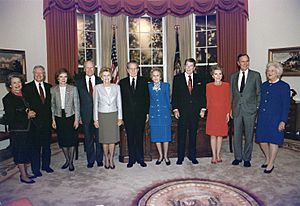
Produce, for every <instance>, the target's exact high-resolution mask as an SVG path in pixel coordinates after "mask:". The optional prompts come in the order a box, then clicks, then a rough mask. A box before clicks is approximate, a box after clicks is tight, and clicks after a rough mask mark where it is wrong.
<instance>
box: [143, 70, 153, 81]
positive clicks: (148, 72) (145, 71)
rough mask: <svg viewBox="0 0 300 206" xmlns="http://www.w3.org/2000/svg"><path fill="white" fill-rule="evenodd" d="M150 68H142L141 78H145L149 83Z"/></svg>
mask: <svg viewBox="0 0 300 206" xmlns="http://www.w3.org/2000/svg"><path fill="white" fill-rule="evenodd" d="M151 69H152V67H142V68H141V70H142V76H143V77H145V78H146V80H147V81H148V82H149V81H151V78H150V71H151Z"/></svg>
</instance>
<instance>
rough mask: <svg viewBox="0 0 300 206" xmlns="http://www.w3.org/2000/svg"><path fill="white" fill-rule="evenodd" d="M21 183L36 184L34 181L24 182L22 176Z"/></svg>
mask: <svg viewBox="0 0 300 206" xmlns="http://www.w3.org/2000/svg"><path fill="white" fill-rule="evenodd" d="M20 182H22V183H26V184H33V183H35V181H34V180H29V181H27V180H23V179H22V177H21V176H20Z"/></svg>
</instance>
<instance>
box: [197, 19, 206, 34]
mask: <svg viewBox="0 0 300 206" xmlns="http://www.w3.org/2000/svg"><path fill="white" fill-rule="evenodd" d="M205 29H206V22H205V16H196V31H199V30H200V31H203V30H205Z"/></svg>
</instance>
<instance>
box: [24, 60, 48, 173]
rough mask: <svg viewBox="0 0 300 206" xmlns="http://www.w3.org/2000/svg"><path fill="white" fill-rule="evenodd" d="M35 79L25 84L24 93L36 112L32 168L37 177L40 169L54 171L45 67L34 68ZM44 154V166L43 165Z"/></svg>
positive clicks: (32, 128)
mask: <svg viewBox="0 0 300 206" xmlns="http://www.w3.org/2000/svg"><path fill="white" fill-rule="evenodd" d="M33 78H34V80H33V81H32V82H30V83H28V84H26V85H25V86H24V89H23V91H24V95H25V96H26V97H27V98H26V99H27V101H28V103H29V105H30V109H31V110H33V111H35V112H36V117H35V118H34V119H33V120H32V123H31V127H30V136H31V138H32V146H33V147H32V159H31V169H32V172H33V174H34V176H35V177H40V176H42V173H41V171H40V169H42V170H44V171H46V172H47V173H52V172H53V169H52V168H51V167H50V158H51V150H50V143H51V122H52V118H51V94H50V88H51V85H50V84H48V83H46V82H44V80H45V68H44V67H43V66H42V65H37V66H35V67H34V68H33ZM41 154H42V167H41Z"/></svg>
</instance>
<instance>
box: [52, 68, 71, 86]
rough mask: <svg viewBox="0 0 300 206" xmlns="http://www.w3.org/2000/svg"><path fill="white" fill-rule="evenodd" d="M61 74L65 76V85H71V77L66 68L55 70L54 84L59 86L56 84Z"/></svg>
mask: <svg viewBox="0 0 300 206" xmlns="http://www.w3.org/2000/svg"><path fill="white" fill-rule="evenodd" d="M62 73H66V74H67V78H68V80H67V83H71V82H72V77H71V75H70V73H69V71H68V70H67V69H66V68H59V69H58V70H56V72H55V83H56V84H59V82H58V76H59V75H61V74H62Z"/></svg>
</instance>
